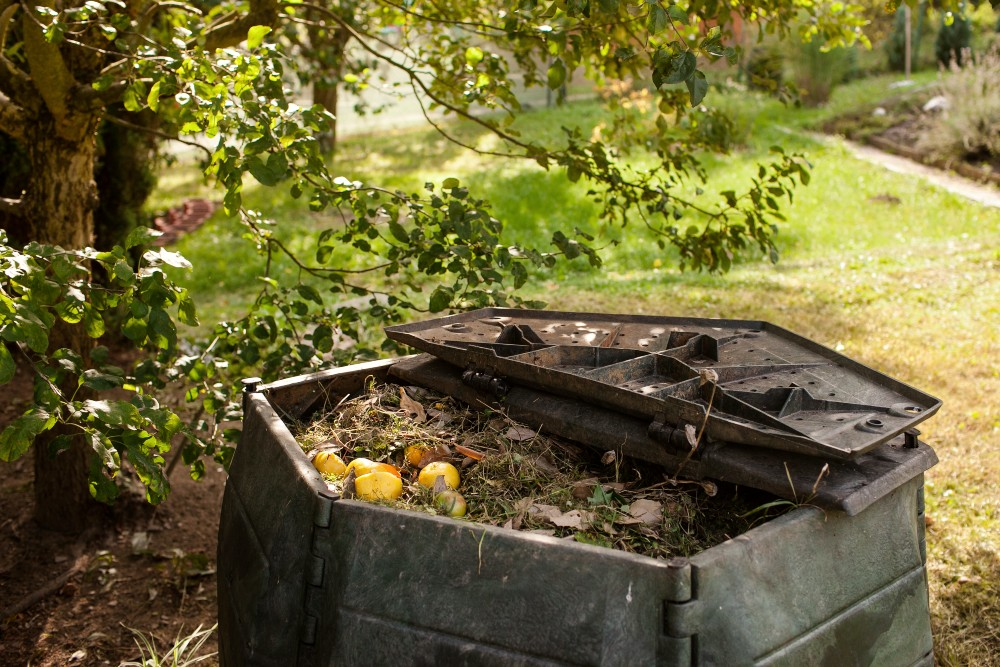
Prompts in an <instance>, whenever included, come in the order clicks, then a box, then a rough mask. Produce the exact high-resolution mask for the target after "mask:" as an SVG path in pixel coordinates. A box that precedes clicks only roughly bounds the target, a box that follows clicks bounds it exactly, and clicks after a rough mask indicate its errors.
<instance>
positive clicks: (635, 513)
mask: <svg viewBox="0 0 1000 667" xmlns="http://www.w3.org/2000/svg"><path fill="white" fill-rule="evenodd" d="M628 513H629V514H630V515H631V516H632V517H634V518H636V519H638V520H639V521H641V522H642V523H644V524H647V525H650V526H655V525H658V524H659V523H660V522H662V521H663V505H662V504H660V503H658V502H656V501H655V500H648V499H645V498H644V499H641V500H635V501H633V502H632V504H631V505H629V508H628Z"/></svg>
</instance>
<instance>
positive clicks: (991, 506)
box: [161, 74, 1000, 665]
mask: <svg viewBox="0 0 1000 667" xmlns="http://www.w3.org/2000/svg"><path fill="white" fill-rule="evenodd" d="M921 76H923V77H924V78H930V77H932V76H933V75H927V74H923V75H921ZM892 80H894V79H893V78H890V77H881V78H877V79H873V80H868V81H863V82H855V83H853V84H851V85H849V86H845V87H842V88H840V89H838V90H837V91H836V92H835V94H834V98H833V100H832V101H831V103H830V105H829V106H828V107H827V108H826V109H819V110H808V111H802V110H794V109H790V108H785V107H781V106H780V105H778V104H777V103H775V102H773V101H770V100H763V99H759V98H755V97H752V96H747V95H742V96H739V97H727V98H724V99H723V103H724V104H727V105H730V106H732V107H733V108H735V109H736V110H737V111H738V112H739V113H741V114H743V115H744V116H745V118H746V119H747V122H748V128H749V131H750V135H749V139H748V141H747V148H746V149H745V150H742V151H739V152H736V153H733V154H732V155H729V156H725V157H721V158H706V163H707V164H709V165H710V167H711V172H712V175H713V180H712V182H711V184H710V186H709V188H708V189H709V194H711V193H715V192H718V191H720V190H725V189H728V188H732V187H736V188H738V187H739V186H740V184H745V183H746V182H747V179H748V178H749V176H750V174H751V173H752V172H753V171H754V170H755V169H756V167H755V164H756V161H757V160H760V159H766V157H767V154H766V151H767V147H768V146H769V145H771V144H774V143H781V144H783V145H785V146H786V147H787V148H789V149H790V150H801V151H804V152H806V153H807V154H808V157H809V159H810V161H811V162H812V163H813V165H814V170H813V180H812V184H811V185H810V186H809V187H806V188H800V189H798V190H797V191H796V194H795V202H794V204H793V205H792V206H791V207H789V208H788V209H787V210H786V215H787V216H788V222H787V223H785V224H783V225H781V232H780V235H779V237H778V246H779V249H780V251H781V256H782V259H781V261H780V262H779V263H778V264H777V265H771V264H770V263H768V262H766V261H763V260H761V259H760V258H758V257H754V256H749V257H747V258H744V259H743V261H742V262H741V263H739V264H738V265H737V266H736V267H735V268H734V269H733V271H732V272H731V273H730V274H729V275H727V276H709V275H701V274H684V273H679V272H678V271H676V270H674V269H672V268H670V267H672V266H673V262H674V261H675V259H676V256H675V255H674V254H672V253H670V252H669V251H666V252H664V251H661V250H659V249H658V248H657V247H656V245H655V243H654V242H653V238H652V237H651V236H650V235H649V234H648V233H647V232H645V231H644V230H643V229H642V228H641V226H639V225H630V226H629V227H627V228H625V229H621V228H619V227H606V226H602V225H601V224H599V223H598V222H597V220H596V217H595V216H596V208H595V207H594V205H593V204H591V203H590V202H588V201H587V199H586V196H585V191H586V186H585V185H580V184H577V185H573V184H569V183H568V182H567V181H566V180H565V178H563V177H562V175H561V174H559V173H557V172H545V171H543V170H541V169H540V168H538V167H537V166H535V165H534V164H532V163H529V162H497V161H496V160H491V159H486V158H482V157H479V156H475V155H472V154H469V153H468V152H465V151H462V150H460V149H458V148H457V147H455V146H454V145H452V144H448V143H447V142H445V141H443V140H442V139H440V137H438V136H437V135H435V134H433V133H429V132H425V131H421V130H417V131H411V132H397V133H392V134H391V135H387V136H380V137H365V138H358V139H351V140H348V141H345V142H344V143H343V145H342V146H341V148H340V152H339V157H338V163H337V165H335V171H336V169H337V168H342V169H344V170H345V173H349V175H351V177H352V178H361V179H362V180H366V179H367V180H372V181H375V180H378V181H379V182H380V183H388V184H389V185H392V186H396V187H403V188H407V189H410V188H412V187H419V186H420V185H421V184H422V183H423V182H424V181H426V180H440V179H441V178H443V177H445V176H458V177H460V178H461V180H462V181H463V184H466V185H468V186H469V187H470V188H472V189H473V191H474V192H475V193H476V194H478V195H482V196H487V197H488V198H489V199H491V200H492V201H493V204H494V215H496V216H497V217H498V218H500V219H501V220H504V221H505V222H506V224H507V225H508V230H509V239H510V240H512V241H517V242H521V243H528V244H531V245H535V246H539V247H544V246H545V244H546V242H547V238H548V236H549V234H550V233H551V231H553V230H555V229H572V228H573V227H575V226H579V227H581V228H583V229H586V230H587V231H589V232H591V233H594V234H595V235H596V236H598V238H599V239H600V240H601V241H602V242H610V241H617V242H619V243H620V244H619V245H617V246H614V247H609V248H608V249H607V250H606V252H605V261H606V264H605V267H604V269H603V270H601V271H597V270H594V269H591V268H590V267H588V266H587V265H586V264H585V263H583V262H582V261H576V262H570V263H563V264H560V265H559V266H558V267H557V268H555V269H553V270H550V271H542V272H539V273H537V274H536V275H535V276H534V279H533V280H532V282H531V283H530V284H529V286H528V287H527V288H526V290H525V294H524V296H528V297H533V298H541V299H544V300H546V301H548V303H549V306H550V307H551V308H558V309H571V310H589V311H605V312H629V313H649V314H661V315H674V316H704V317H727V318H737V317H738V318H749V319H763V320H767V321H770V322H773V323H775V324H778V325H781V326H785V327H787V328H790V329H792V330H794V331H796V332H798V333H800V334H802V335H804V336H807V337H809V338H811V339H813V340H816V341H818V342H820V343H822V344H825V345H828V346H830V347H834V348H836V349H838V350H841V351H843V353H844V354H846V355H848V356H850V357H852V358H854V359H856V360H858V361H860V362H861V363H864V364H867V365H869V366H872V367H874V368H876V369H878V370H880V371H882V372H885V373H887V374H889V375H891V376H893V377H896V378H898V379H900V380H902V381H903V382H906V383H909V384H912V385H914V386H916V387H918V388H920V389H922V390H924V391H927V392H928V393H931V394H933V395H936V396H938V397H939V398H941V399H942V400H943V401H944V407H943V408H942V410H941V412H940V413H939V414H938V415H937V416H935V417H934V418H933V419H931V420H930V421H928V422H927V423H926V425H925V426H924V427H922V429H923V431H924V436H923V437H924V438H925V440H926V441H927V442H928V443H929V444H931V445H932V446H933V447H934V448H935V450H936V451H937V453H938V456H939V457H940V459H941V460H940V463H939V464H938V465H937V466H936V467H934V468H933V469H931V470H930V472H929V473H928V474H927V517H928V528H927V531H928V534H927V541H928V572H929V582H930V590H931V607H932V615H933V623H934V633H935V644H936V655H937V658H938V662H939V663H940V664H943V665H992V664H1000V251H998V248H1000V211H998V210H996V209H990V208H986V207H983V206H980V205H978V204H974V203H972V202H969V201H967V200H965V199H962V198H960V197H958V196H955V195H952V194H949V193H947V192H945V191H942V190H940V189H938V188H936V187H933V186H930V185H928V184H926V183H924V182H922V181H920V180H918V179H917V178H915V177H908V176H903V175H899V174H894V173H890V172H887V171H885V170H884V169H881V168H879V167H876V166H873V165H870V164H868V163H865V162H862V161H859V160H858V159H855V158H854V157H852V156H851V154H850V153H849V152H848V151H847V150H846V149H845V147H844V146H843V144H842V143H841V142H839V141H838V140H836V139H823V138H817V137H816V136H815V135H813V134H811V133H809V132H806V131H805V130H806V129H808V128H811V127H814V126H815V125H816V124H817V123H819V122H821V121H822V120H823V119H824V118H826V117H829V115H831V114H833V113H835V112H839V111H845V110H848V109H851V108H856V107H857V106H859V105H860V104H861V103H862V102H864V101H869V100H872V99H877V95H879V94H881V95H886V94H889V93H891V91H890V90H889V88H888V84H889V83H890V82H891V81H892ZM600 118H601V116H600V112H599V109H598V107H597V105H596V104H590V103H583V104H578V105H574V106H572V107H569V108H563V109H557V110H554V111H543V112H539V113H534V114H531V115H529V116H527V117H526V119H525V120H524V121H523V122H522V125H523V129H524V130H525V131H526V132H531V133H537V134H539V135H546V136H553V135H554V134H556V133H558V132H559V131H560V129H559V128H560V127H561V126H562V125H565V124H570V123H576V124H579V125H581V126H582V127H584V129H586V130H587V131H589V128H591V127H593V125H594V124H596V123H598V122H599V121H600ZM458 131H459V132H461V133H462V136H463V139H464V140H467V141H473V142H480V143H481V144H482V145H485V143H484V142H488V141H489V139H488V137H486V136H485V135H483V134H482V133H481V132H479V131H478V130H477V129H476V128H472V127H462V128H459V130H458ZM637 159H641V158H637ZM347 170H349V172H348V171H347ZM172 179H173V180H174V183H172V184H168V185H169V186H170V187H171V188H173V189H172V190H170V189H164V191H163V194H162V195H161V197H163V199H164V200H166V199H168V198H169V197H171V196H177V195H178V194H179V193H185V192H187V189H186V188H187V187H188V186H189V185H190V180H188V181H184V178H183V177H182V175H181V174H180V172H177V173H175V174H174V175H173V176H172ZM692 188H693V186H692ZM171 193H173V194H171ZM246 197H247V200H248V201H249V202H250V203H251V205H253V206H258V207H260V208H263V209H265V210H266V211H267V212H268V213H269V214H270V215H273V216H275V217H276V218H277V219H279V220H280V224H279V228H280V229H281V230H283V231H282V233H283V234H286V235H288V237H290V238H292V239H293V241H292V242H293V243H298V244H300V247H302V248H305V247H307V243H306V240H305V239H306V238H307V237H308V236H309V235H313V234H316V233H318V231H319V229H320V228H322V227H323V226H325V225H329V224H332V222H331V220H332V219H331V218H330V217H329V214H325V216H324V215H317V214H313V213H309V212H308V211H307V210H305V208H304V207H302V206H300V205H298V203H295V202H290V201H289V200H287V199H286V198H284V197H281V196H276V195H275V194H274V191H266V190H264V189H262V188H253V187H248V190H247V194H246ZM238 234H239V228H238V226H237V225H236V224H235V223H234V222H232V221H227V220H224V219H222V218H221V217H217V218H215V219H213V220H212V221H211V222H210V223H209V224H207V225H206V226H205V227H204V228H203V229H202V230H201V231H199V232H198V233H196V234H194V235H191V236H190V237H187V238H185V239H183V240H182V241H181V243H180V244H179V246H178V247H179V249H180V250H181V251H182V252H184V253H185V254H186V255H187V256H188V257H189V258H190V259H191V260H192V262H193V263H194V264H195V266H196V271H195V274H194V276H193V278H192V279H191V285H192V289H193V290H195V291H196V292H197V293H198V300H199V301H200V302H206V301H207V302H208V303H209V304H210V306H209V308H208V310H207V311H206V310H205V309H204V308H203V313H202V314H203V319H211V316H213V315H220V314H230V313H232V312H234V310H237V309H238V308H239V307H240V306H242V305H243V304H244V303H245V300H246V299H247V298H248V295H249V294H251V293H252V292H253V291H254V289H255V288H254V283H255V275H256V272H257V271H259V269H260V267H262V265H263V259H262V258H260V257H258V256H256V255H255V254H254V253H253V252H252V251H247V250H245V249H243V248H244V246H246V245H247V244H239V243H236V242H235V236H238ZM222 248H224V249H225V251H224V252H220V249H222ZM280 271H282V272H285V273H287V276H288V277H292V276H293V275H294V272H293V271H292V270H291V268H290V267H281V268H280Z"/></svg>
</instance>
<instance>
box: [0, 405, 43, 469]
mask: <svg viewBox="0 0 1000 667" xmlns="http://www.w3.org/2000/svg"><path fill="white" fill-rule="evenodd" d="M55 423H56V418H55V417H53V416H52V415H50V414H49V413H48V412H46V411H45V410H42V409H40V408H32V409H31V410H29V411H28V412H26V413H24V414H23V415H21V416H20V417H18V418H17V419H15V420H14V421H13V422H11V424H10V425H9V426H7V428H5V429H4V430H3V433H0V461H8V462H10V461H16V460H17V459H19V458H21V457H22V456H24V453H25V452H27V451H28V449H29V448H30V447H31V443H32V442H33V441H34V440H35V437H36V436H38V434H39V433H41V432H42V431H47V430H48V429H50V428H52V427H53V426H55Z"/></svg>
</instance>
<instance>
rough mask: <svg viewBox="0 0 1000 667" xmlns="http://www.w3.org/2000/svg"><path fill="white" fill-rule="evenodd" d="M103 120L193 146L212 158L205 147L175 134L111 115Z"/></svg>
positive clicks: (210, 152)
mask: <svg viewBox="0 0 1000 667" xmlns="http://www.w3.org/2000/svg"><path fill="white" fill-rule="evenodd" d="M104 120H106V121H107V122H109V123H111V124H113V125H118V126H120V127H127V128H128V129H130V130H135V131H136V132H145V133H146V134H151V135H153V136H154V137H159V138H161V139H167V140H169V141H177V142H179V143H182V144H184V145H186V146H194V147H195V148H198V149H201V150H203V151H204V152H205V155H206V156H208V158H209V159H211V158H212V151H211V150H210V149H209V148H207V147H205V146H202V145H201V144H199V143H198V142H196V141H189V140H187V139H181V138H180V137H178V136H177V135H175V134H170V133H169V132H162V131H160V130H157V129H154V128H152V127H143V126H142V125H136V124H135V123H130V122H128V121H127V120H125V119H123V118H119V117H118V116H114V115H112V114H108V115H106V116H105V117H104Z"/></svg>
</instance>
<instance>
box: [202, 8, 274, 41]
mask: <svg viewBox="0 0 1000 667" xmlns="http://www.w3.org/2000/svg"><path fill="white" fill-rule="evenodd" d="M277 22H278V3H277V2H276V0H250V11H249V12H247V13H246V14H242V15H241V14H237V13H232V14H227V15H226V16H223V17H221V18H220V19H219V22H217V23H215V24H214V25H212V26H211V27H209V29H208V30H207V31H206V32H205V50H206V51H208V52H212V51H215V50H216V49H223V48H226V47H227V46H236V45H237V44H239V43H240V42H242V41H243V40H245V39H246V38H247V31H248V30H250V28H252V27H254V26H255V25H267V26H273V25H274V24H275V23H277Z"/></svg>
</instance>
